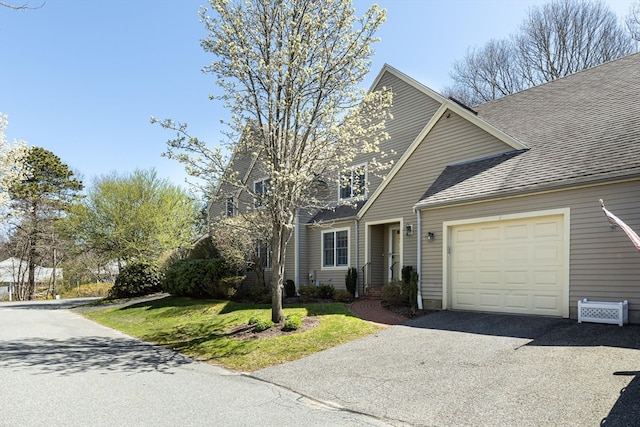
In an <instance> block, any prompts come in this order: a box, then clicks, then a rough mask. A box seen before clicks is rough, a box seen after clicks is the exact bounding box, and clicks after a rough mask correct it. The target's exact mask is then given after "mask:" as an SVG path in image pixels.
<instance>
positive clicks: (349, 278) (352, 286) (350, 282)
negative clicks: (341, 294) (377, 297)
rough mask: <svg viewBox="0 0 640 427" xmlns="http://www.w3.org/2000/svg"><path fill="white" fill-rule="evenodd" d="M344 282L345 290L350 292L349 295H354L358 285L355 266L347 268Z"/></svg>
mask: <svg viewBox="0 0 640 427" xmlns="http://www.w3.org/2000/svg"><path fill="white" fill-rule="evenodd" d="M344 284H345V286H346V288H347V291H349V293H351V295H353V296H355V295H356V287H357V286H358V270H357V269H356V268H355V267H350V268H349V270H347V275H346V276H345V278H344Z"/></svg>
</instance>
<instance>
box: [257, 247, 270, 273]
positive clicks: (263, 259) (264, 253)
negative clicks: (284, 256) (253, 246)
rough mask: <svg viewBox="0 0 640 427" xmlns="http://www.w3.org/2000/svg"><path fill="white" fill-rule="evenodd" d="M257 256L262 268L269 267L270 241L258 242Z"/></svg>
mask: <svg viewBox="0 0 640 427" xmlns="http://www.w3.org/2000/svg"><path fill="white" fill-rule="evenodd" d="M258 258H259V259H260V265H262V268H271V243H270V242H262V241H260V242H258Z"/></svg>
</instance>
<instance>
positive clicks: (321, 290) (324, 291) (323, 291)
mask: <svg viewBox="0 0 640 427" xmlns="http://www.w3.org/2000/svg"><path fill="white" fill-rule="evenodd" d="M316 292H317V297H318V298H320V299H333V295H334V294H335V293H336V290H335V288H334V287H333V285H320V286H318V289H317V291H316Z"/></svg>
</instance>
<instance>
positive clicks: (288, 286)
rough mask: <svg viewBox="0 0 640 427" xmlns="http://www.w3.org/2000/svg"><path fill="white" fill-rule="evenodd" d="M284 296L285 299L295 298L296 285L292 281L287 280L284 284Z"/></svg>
mask: <svg viewBox="0 0 640 427" xmlns="http://www.w3.org/2000/svg"><path fill="white" fill-rule="evenodd" d="M284 296H285V297H286V298H293V297H295V296H296V283H295V282H294V281H293V280H287V281H286V282H284Z"/></svg>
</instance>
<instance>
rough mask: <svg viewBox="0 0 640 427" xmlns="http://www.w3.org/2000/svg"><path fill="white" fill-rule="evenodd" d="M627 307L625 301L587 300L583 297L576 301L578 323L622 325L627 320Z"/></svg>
mask: <svg viewBox="0 0 640 427" xmlns="http://www.w3.org/2000/svg"><path fill="white" fill-rule="evenodd" d="M628 307H629V304H628V303H627V301H622V302H605V301H589V300H587V299H586V298H585V299H583V300H580V301H578V323H582V322H595V323H612V324H614V325H615V324H617V325H620V326H622V325H623V324H625V323H627V322H628V321H629V320H628V316H629V315H628V313H629V311H628V310H629V309H628Z"/></svg>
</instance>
